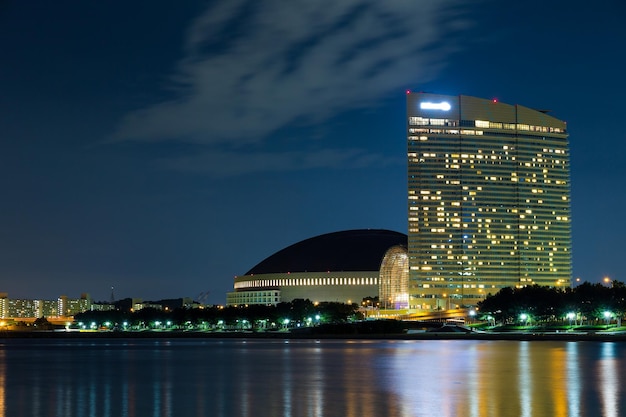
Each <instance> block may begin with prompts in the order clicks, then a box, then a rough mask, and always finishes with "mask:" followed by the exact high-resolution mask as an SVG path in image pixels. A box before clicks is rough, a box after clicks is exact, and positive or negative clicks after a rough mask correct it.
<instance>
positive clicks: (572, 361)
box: [565, 342, 582, 416]
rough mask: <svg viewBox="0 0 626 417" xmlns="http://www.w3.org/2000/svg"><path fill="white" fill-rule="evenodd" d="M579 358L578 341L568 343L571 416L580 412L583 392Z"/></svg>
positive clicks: (568, 386) (569, 405)
mask: <svg viewBox="0 0 626 417" xmlns="http://www.w3.org/2000/svg"><path fill="white" fill-rule="evenodd" d="M578 361H579V359H578V343H577V342H568V343H567V356H566V358H565V363H567V411H568V414H569V415H570V416H579V415H581V414H580V396H581V394H582V389H581V384H580V382H581V381H580V369H579V362H578Z"/></svg>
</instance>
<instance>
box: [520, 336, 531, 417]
mask: <svg viewBox="0 0 626 417" xmlns="http://www.w3.org/2000/svg"><path fill="white" fill-rule="evenodd" d="M529 346H530V343H529V342H527V341H523V342H520V346H519V354H518V360H517V364H518V374H519V384H518V386H519V397H520V398H519V400H520V410H521V414H520V417H532V415H533V405H532V404H533V398H532V375H531V372H532V368H531V362H530V359H529V352H528V349H529Z"/></svg>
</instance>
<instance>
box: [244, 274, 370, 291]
mask: <svg viewBox="0 0 626 417" xmlns="http://www.w3.org/2000/svg"><path fill="white" fill-rule="evenodd" d="M312 285H315V286H324V285H378V278H371V277H370V278H286V279H255V280H251V281H241V282H236V283H235V289H242V288H264V287H279V286H281V287H299V286H312Z"/></svg>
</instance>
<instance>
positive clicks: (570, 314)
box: [567, 312, 576, 329]
mask: <svg viewBox="0 0 626 417" xmlns="http://www.w3.org/2000/svg"><path fill="white" fill-rule="evenodd" d="M574 317H576V314H574V313H572V312H569V313H567V318H568V319H569V327H570V329H571V328H572V320H573V319H574Z"/></svg>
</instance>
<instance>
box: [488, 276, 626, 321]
mask: <svg viewBox="0 0 626 417" xmlns="http://www.w3.org/2000/svg"><path fill="white" fill-rule="evenodd" d="M478 309H479V315H480V316H482V318H483V319H485V320H486V319H487V316H491V317H493V318H494V319H495V320H496V321H498V322H501V323H502V324H511V323H516V322H520V321H527V320H532V321H534V322H539V323H541V322H554V321H568V320H569V321H573V322H574V324H577V323H580V325H583V324H585V323H587V324H592V323H594V322H597V321H602V320H607V321H608V320H616V321H617V322H618V324H621V318H622V317H623V316H624V314H625V313H626V285H624V283H622V282H620V281H612V282H611V283H610V285H604V284H600V283H598V284H591V283H589V282H584V283H582V284H580V285H578V286H576V287H573V288H557V287H547V286H539V285H533V286H527V287H521V288H503V289H501V290H500V291H498V293H496V294H494V295H491V294H490V295H488V296H487V298H485V300H483V301H481V302H479V303H478Z"/></svg>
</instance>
